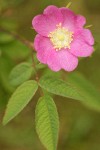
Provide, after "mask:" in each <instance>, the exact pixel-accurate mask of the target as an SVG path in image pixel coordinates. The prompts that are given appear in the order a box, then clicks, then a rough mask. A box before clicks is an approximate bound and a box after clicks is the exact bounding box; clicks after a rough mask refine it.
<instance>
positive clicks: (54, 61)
mask: <svg viewBox="0 0 100 150" xmlns="http://www.w3.org/2000/svg"><path fill="white" fill-rule="evenodd" d="M47 64H48V66H49V68H50V69H51V70H53V71H55V72H56V71H59V70H60V69H61V65H60V60H59V57H58V52H57V51H56V50H55V49H52V50H51V52H50V53H49V57H48V60H47Z"/></svg>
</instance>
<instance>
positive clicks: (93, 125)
mask: <svg viewBox="0 0 100 150" xmlns="http://www.w3.org/2000/svg"><path fill="white" fill-rule="evenodd" d="M68 2H69V1H66V0H63V1H61V0H42V1H41V0H38V1H37V0H34V1H33V0H29V1H27V0H0V29H1V28H4V29H5V30H8V31H11V32H17V33H19V34H20V35H21V36H22V37H26V38H27V39H29V40H31V41H33V38H34V35H35V32H34V31H33V30H32V29H31V20H32V18H33V17H34V16H35V15H36V14H38V13H41V12H42V10H43V9H44V8H45V7H46V6H47V5H51V4H53V5H57V6H60V7H62V6H66V5H67V3H68ZM72 2H73V4H72V6H71V9H73V10H74V11H75V12H76V13H80V12H81V14H83V15H85V16H87V20H88V24H93V27H92V32H93V34H94V37H95V40H96V42H97V46H96V51H95V53H94V54H93V56H92V57H91V58H85V59H83V60H82V61H80V63H79V67H78V69H77V70H78V71H79V72H81V73H82V74H84V76H85V77H86V78H87V80H89V82H91V83H92V84H93V85H94V86H95V87H96V88H97V89H98V91H99V92H100V79H99V78H100V44H99V41H100V30H99V26H100V21H99V17H100V9H99V6H100V0H95V1H91V0H76V1H72ZM26 60H28V61H29V62H30V60H31V58H30V49H29V48H28V47H26V46H25V45H24V44H23V43H21V42H20V41H19V40H18V39H16V38H14V37H13V36H11V35H9V34H7V33H6V32H3V31H2V32H1V30H0V123H1V121H2V118H3V115H4V110H5V107H6V104H7V101H8V99H9V97H10V96H11V94H12V92H13V91H14V90H15V87H14V86H12V84H11V83H10V80H9V74H10V72H11V70H12V68H14V66H16V65H18V64H19V63H23V62H25V61H26ZM37 63H38V62H37ZM37 68H41V69H43V70H40V71H39V73H40V75H41V74H49V75H50V74H52V75H54V76H55V77H56V79H57V78H58V77H59V76H60V74H62V72H60V73H53V72H52V71H50V70H49V71H48V69H46V70H44V65H42V64H39V63H38V67H37ZM71 74H72V75H73V73H71ZM67 75H69V76H70V74H68V73H65V72H64V76H63V75H62V78H64V79H66V78H67ZM70 78H71V77H70ZM66 80H67V79H66ZM77 82H78V83H76V84H77V85H79V84H80V83H79V80H78V81H77ZM85 90H86V89H85ZM87 90H89V89H87ZM44 92H45V91H44ZM38 97H39V96H38V93H37V95H35V97H34V98H33V101H32V102H30V103H29V105H28V106H27V107H26V109H24V111H23V112H22V113H21V114H20V115H19V116H18V117H16V118H15V119H14V120H13V121H12V122H11V123H9V124H8V125H7V126H2V125H0V149H2V150H33V149H34V150H42V149H43V150H44V147H43V146H42V145H41V143H40V142H39V139H38V138H37V135H36V132H35V129H34V126H35V121H34V116H35V115H34V110H35V106H36V99H38ZM94 99H95V98H94ZM55 103H56V105H57V108H58V112H59V116H60V133H59V143H58V150H67V149H68V150H100V113H99V112H96V111H94V110H92V109H88V107H85V106H83V105H82V104H81V103H80V102H78V101H73V100H71V99H68V98H67V100H66V99H65V98H62V97H59V96H56V97H55ZM98 107H99V103H98Z"/></svg>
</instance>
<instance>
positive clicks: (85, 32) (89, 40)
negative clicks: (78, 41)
mask: <svg viewBox="0 0 100 150" xmlns="http://www.w3.org/2000/svg"><path fill="white" fill-rule="evenodd" d="M81 37H82V38H83V39H84V40H85V41H86V43H87V44H89V45H94V38H93V36H92V33H91V31H90V30H89V29H83V30H82V31H81Z"/></svg>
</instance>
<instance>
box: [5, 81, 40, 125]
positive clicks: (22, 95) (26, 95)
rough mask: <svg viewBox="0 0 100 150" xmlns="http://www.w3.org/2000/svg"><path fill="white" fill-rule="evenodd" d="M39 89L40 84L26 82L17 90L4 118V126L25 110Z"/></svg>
mask: <svg viewBox="0 0 100 150" xmlns="http://www.w3.org/2000/svg"><path fill="white" fill-rule="evenodd" d="M37 89H38V84H37V82H36V81H33V80H29V81H26V82H25V83H23V84H22V85H21V86H19V87H18V88H17V89H16V91H15V92H14V93H13V94H12V96H11V98H10V100H9V102H8V105H7V109H6V112H5V116H4V118H3V124H4V125H5V124H7V123H8V122H9V121H10V120H12V119H13V118H14V117H15V116H16V115H18V114H19V113H20V112H21V111H22V110H23V108H24V107H25V106H26V105H27V104H28V103H29V101H30V100H31V99H32V97H33V96H34V94H35V93H36V91H37Z"/></svg>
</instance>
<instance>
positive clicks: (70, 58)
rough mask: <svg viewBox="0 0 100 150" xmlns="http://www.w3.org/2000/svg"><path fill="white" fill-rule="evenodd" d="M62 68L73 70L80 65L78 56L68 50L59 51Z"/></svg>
mask: <svg viewBox="0 0 100 150" xmlns="http://www.w3.org/2000/svg"><path fill="white" fill-rule="evenodd" d="M58 57H59V61H60V65H61V68H63V69H64V70H66V71H68V72H70V71H73V70H74V69H75V68H76V67H77V65H78V58H77V57H75V56H74V55H72V54H71V53H70V52H69V51H68V50H65V49H63V50H61V51H59V52H58Z"/></svg>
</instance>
